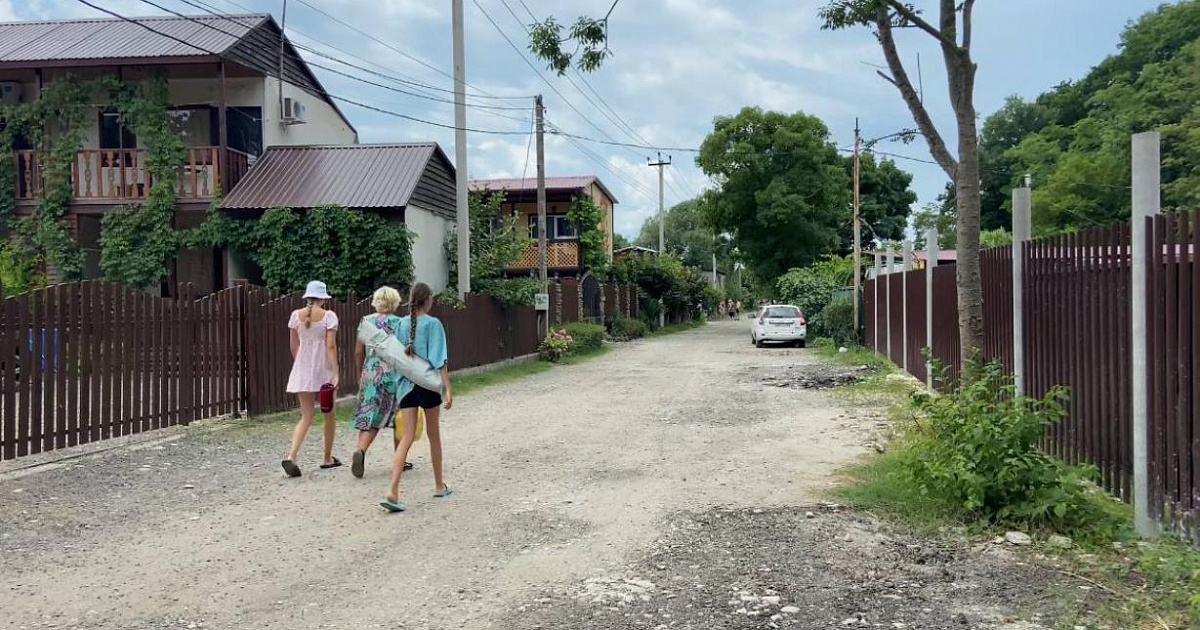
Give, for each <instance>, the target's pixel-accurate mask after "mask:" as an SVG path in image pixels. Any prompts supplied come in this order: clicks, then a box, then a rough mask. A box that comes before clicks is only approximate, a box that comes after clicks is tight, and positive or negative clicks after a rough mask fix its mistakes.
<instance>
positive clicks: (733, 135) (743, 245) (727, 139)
mask: <svg viewBox="0 0 1200 630" xmlns="http://www.w3.org/2000/svg"><path fill="white" fill-rule="evenodd" d="M696 163H697V164H698V165H699V166H700V168H701V169H702V170H703V171H704V172H705V173H706V174H707V175H709V176H710V177H712V178H714V180H715V181H716V182H718V183H719V184H720V189H719V190H718V191H716V193H715V194H713V195H712V196H711V203H707V204H706V206H707V208H708V213H709V216H710V220H709V224H710V225H712V226H713V227H714V228H715V229H716V230H717V231H718V232H722V233H728V234H731V235H732V236H733V239H734V241H733V244H734V245H735V246H736V247H737V248H738V250H739V251H740V253H741V255H742V256H744V257H745V259H746V261H747V263H748V265H749V266H750V268H751V269H752V270H753V271H754V273H755V275H756V276H757V277H759V278H766V279H770V280H769V281H770V282H774V279H775V278H777V277H779V276H780V275H782V274H783V273H785V272H786V271H787V270H788V269H791V268H793V267H803V266H805V265H808V264H811V263H812V262H814V261H815V260H817V259H818V258H819V257H821V256H823V255H825V254H827V253H830V252H832V251H834V250H836V249H838V248H839V247H840V246H841V235H840V233H839V228H840V227H841V226H842V224H844V222H845V221H846V219H847V218H848V217H849V212H850V208H849V205H850V178H849V176H848V175H847V173H846V169H845V165H844V162H843V160H842V158H841V157H840V156H839V155H838V153H837V147H836V146H834V145H833V144H832V143H831V142H830V141H829V129H828V128H826V127H825V123H823V122H821V120H820V119H819V118H816V117H815V116H810V115H808V114H804V113H799V112H798V113H795V114H785V113H781V112H764V111H763V110H762V109H759V108H757V107H747V108H744V109H742V111H741V112H739V113H738V114H737V115H736V116H720V117H717V119H716V121H715V122H714V125H713V131H712V133H710V134H709V135H708V137H707V138H705V139H704V143H703V144H702V145H701V146H700V155H699V157H697V158H696Z"/></svg>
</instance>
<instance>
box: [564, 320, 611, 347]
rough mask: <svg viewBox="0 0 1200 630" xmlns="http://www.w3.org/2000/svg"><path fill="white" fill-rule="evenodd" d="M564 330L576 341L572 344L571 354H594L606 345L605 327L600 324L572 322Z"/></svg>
mask: <svg viewBox="0 0 1200 630" xmlns="http://www.w3.org/2000/svg"><path fill="white" fill-rule="evenodd" d="M564 330H565V331H566V333H567V334H568V335H570V337H571V338H572V339H573V340H574V343H573V344H571V351H570V352H571V354H581V353H584V352H592V351H595V350H599V349H600V347H601V346H603V345H604V326H601V325H600V324H589V323H587V322H571V323H569V324H567V325H566V326H565V327H564Z"/></svg>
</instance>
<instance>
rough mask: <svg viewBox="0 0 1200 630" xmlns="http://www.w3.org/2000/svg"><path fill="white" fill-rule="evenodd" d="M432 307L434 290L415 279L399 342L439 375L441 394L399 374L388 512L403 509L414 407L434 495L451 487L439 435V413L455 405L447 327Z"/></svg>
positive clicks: (386, 500) (445, 493)
mask: <svg viewBox="0 0 1200 630" xmlns="http://www.w3.org/2000/svg"><path fill="white" fill-rule="evenodd" d="M431 308H433V291H432V290H431V289H430V288H429V285H427V284H425V283H423V282H418V283H416V284H415V285H413V288H412V291H411V292H410V293H409V298H408V309H409V314H408V316H407V317H402V318H401V319H400V341H401V342H402V343H404V345H406V346H407V347H408V348H407V350H406V353H407V354H408V355H409V356H417V357H420V358H422V359H424V360H426V361H428V362H429V365H430V366H432V367H433V368H434V369H435V370H438V371H439V372H440V374H441V377H442V390H443V392H444V398H443V394H439V393H438V392H435V391H432V390H429V389H425V388H424V387H421V386H420V385H417V384H415V383H413V382H412V381H411V380H409V379H408V378H407V377H404V376H403V375H402V376H401V377H400V382H399V386H398V387H397V391H396V395H397V396H398V397H399V399H400V402H399V407H400V421H401V423H402V429H401V430H402V436H401V438H400V444H399V445H398V446H397V447H396V456H395V459H394V460H393V461H392V480H391V486H390V487H389V488H388V494H387V497H385V498H384V500H383V501H382V502H381V503H380V505H382V506H383V507H384V508H385V509H387V510H388V511H389V512H402V511H404V504H403V503H401V502H400V476H401V474H402V472H403V470H404V463H405V462H406V461H408V451H409V449H411V448H412V445H413V441H414V438H415V435H416V429H417V409H418V408H420V409H421V410H423V411H424V412H425V433H426V435H428V436H429V459H430V460H431V463H432V465H433V496H434V498H439V499H441V498H445V497H448V496H450V494H451V492H452V491H451V490H450V486H447V485H446V483H445V480H444V479H443V478H442V436H441V427H440V426H439V419H440V418H439V416H440V413H441V410H440V409H439V407H441V406H444V407H445V409H446V411H449V410H450V409H451V407H453V406H454V393H453V391H452V389H451V385H450V367H449V353H448V351H447V347H446V329H445V328H443V327H442V322H440V321H438V319H437V318H436V317H433V316H431V315H429V309H431Z"/></svg>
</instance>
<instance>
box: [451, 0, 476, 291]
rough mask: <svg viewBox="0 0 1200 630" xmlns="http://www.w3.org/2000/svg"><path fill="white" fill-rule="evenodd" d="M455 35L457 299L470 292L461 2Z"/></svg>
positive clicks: (454, 3)
mask: <svg viewBox="0 0 1200 630" xmlns="http://www.w3.org/2000/svg"><path fill="white" fill-rule="evenodd" d="M450 4H451V7H450V13H451V16H452V17H451V21H452V22H453V25H452V26H453V28H452V30H453V32H454V174H455V178H454V188H455V197H456V198H457V202H458V203H457V204H456V205H457V207H458V212H457V219H458V297H459V298H461V299H463V300H466V299H467V294H468V293H470V292H471V210H470V206H469V205H468V204H469V201H468V199H467V94H466V85H467V71H466V52H465V51H464V50H463V0H450Z"/></svg>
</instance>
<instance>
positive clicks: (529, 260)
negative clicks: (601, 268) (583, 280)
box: [508, 241, 581, 271]
mask: <svg viewBox="0 0 1200 630" xmlns="http://www.w3.org/2000/svg"><path fill="white" fill-rule="evenodd" d="M580 265H581V263H580V256H579V241H550V242H548V243H546V269H549V270H551V271H577V270H578V269H579V268H580ZM537 268H538V246H537V241H534V242H532V243H530V244H529V247H526V248H525V251H524V252H521V257H520V258H518V259H517V260H516V262H514V263H512V264H511V265H509V266H508V270H509V271H530V270H537Z"/></svg>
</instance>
